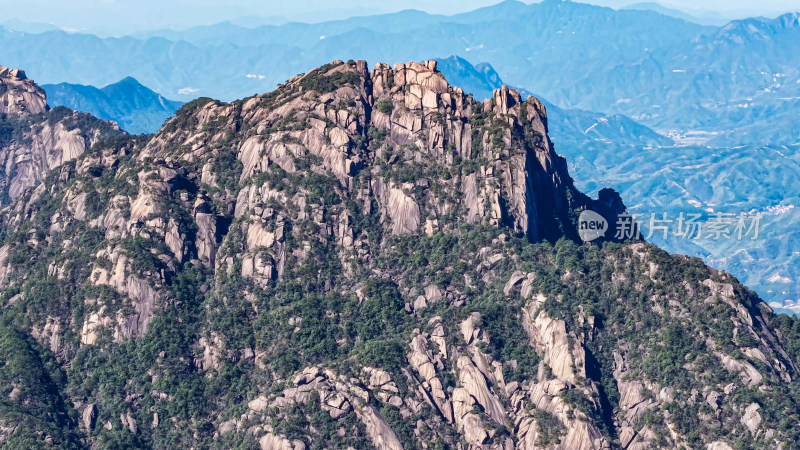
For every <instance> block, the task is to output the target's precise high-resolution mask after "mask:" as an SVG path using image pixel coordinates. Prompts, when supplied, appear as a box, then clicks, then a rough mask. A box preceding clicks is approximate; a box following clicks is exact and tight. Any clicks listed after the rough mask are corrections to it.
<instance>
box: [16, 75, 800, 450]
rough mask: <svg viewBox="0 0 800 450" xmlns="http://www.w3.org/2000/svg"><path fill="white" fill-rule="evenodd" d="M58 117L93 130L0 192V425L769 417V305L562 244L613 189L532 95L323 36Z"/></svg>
mask: <svg viewBox="0 0 800 450" xmlns="http://www.w3.org/2000/svg"><path fill="white" fill-rule="evenodd" d="M34 92H36V91H35V90H34ZM15 98H16V97H15ZM26 108H27V107H26ZM26 108H17V109H16V110H15V111H14V112H10V113H9V114H8V115H11V114H13V115H14V117H17V118H19V117H28V116H30V115H31V114H33V115H34V116H35V115H37V114H39V115H41V114H45V115H46V114H48V113H44V112H42V111H39V112H38V113H34V112H33V111H32V110H31V111H29V112H21V111H24V110H25V109H26ZM27 109H29V110H30V109H33V107H30V108H27ZM26 114H27V116H26ZM73 116H74V115H73V114H72V113H69V114H64V117H73ZM15 120H16V119H15ZM9 123H10V122H9ZM59 123H61V122H59ZM56 126H58V125H56ZM13 127H14V128H13V132H14V133H17V134H15V136H19V135H25V136H28V135H37V133H40V132H42V130H43V129H44V126H41V129H40V128H39V127H40V126H37V125H36V124H30V123H28V122H20V121H16V122H14V123H13ZM51 128H52V126H51ZM75 130H77V133H78V134H80V135H81V136H89V135H92V136H96V139H94V140H92V139H89V140H84V144H83V147H81V149H80V151H77V150H76V151H75V152H74V153H75V154H74V155H72V156H71V157H69V158H61V159H60V160H59V162H58V163H57V164H52V165H50V164H47V165H42V164H39V165H34V164H32V165H31V167H32V168H33V169H36V170H34V171H33V172H31V173H32V175H30V176H29V177H27V178H26V179H27V180H30V181H29V182H26V183H27V184H15V186H19V189H18V190H16V189H15V190H11V189H10V190H9V192H13V194H14V195H13V196H11V198H12V199H13V202H12V203H10V204H9V205H8V206H6V207H5V208H4V209H3V210H2V214H0V230H2V237H3V241H2V245H1V246H0V283H2V284H0V286H2V291H0V292H1V293H2V295H0V308H2V312H3V320H2V321H0V361H5V365H4V366H0V379H1V380H3V381H4V383H5V384H3V388H2V390H0V398H2V399H3V400H2V403H0V407H1V409H0V441H2V442H4V444H5V445H8V446H11V447H14V446H20V447H24V446H26V445H27V446H31V445H34V446H56V447H74V446H78V447H96V448H106V447H119V446H136V447H155V448H164V447H176V446H189V447H200V448H207V447H214V448H233V447H241V448H251V447H254V448H259V447H260V448H262V449H301V448H303V449H304V448H309V447H311V448H348V447H352V448H369V447H373V446H374V447H377V448H386V449H400V448H504V449H505V448H525V449H533V448H561V449H601V448H626V449H637V448H675V447H679V446H683V447H686V448H714V449H726V448H736V447H742V446H744V447H763V448H773V447H783V448H790V447H791V445H792V443H793V442H795V441H796V439H797V437H798V436H797V435H796V432H795V431H794V427H795V426H796V425H797V420H798V412H800V407H799V406H798V399H799V398H800V396H799V395H798V392H797V388H796V387H795V385H794V383H793V380H794V378H795V377H796V376H797V363H798V358H797V356H798V348H800V345H798V342H800V340H798V333H800V326H799V325H798V324H797V322H796V321H793V320H792V319H788V318H780V317H777V316H775V315H773V314H772V312H771V311H770V310H769V308H768V307H767V306H766V305H765V304H763V302H761V301H760V300H759V299H758V298H757V297H755V295H754V294H752V293H751V292H750V291H748V290H747V289H746V288H744V287H742V286H740V285H739V284H738V282H737V281H736V280H735V279H732V277H730V276H729V275H727V274H724V273H720V272H716V271H714V270H712V269H710V268H707V267H706V266H704V265H703V264H702V263H700V262H698V261H696V260H691V259H688V258H683V257H679V256H670V255H667V254H665V253H664V252H662V251H660V250H659V249H657V248H655V247H652V246H650V245H648V244H645V243H641V242H637V243H630V242H629V243H614V242H602V243H600V244H601V245H579V244H578V243H577V233H576V224H575V216H576V214H577V213H578V212H579V211H580V210H582V209H584V208H590V209H593V210H595V211H598V212H601V213H602V214H603V215H604V216H606V218H607V219H608V220H610V221H612V223H613V221H614V219H615V217H616V215H618V214H620V213H621V212H623V211H624V205H622V201H621V199H620V198H619V196H618V195H616V194H615V193H614V192H613V191H603V192H602V193H601V195H600V198H599V199H598V200H592V199H590V198H589V197H587V196H586V195H584V194H582V193H580V192H578V191H577V190H576V189H575V188H574V187H573V185H572V180H571V179H570V177H569V174H568V173H567V169H566V163H565V161H564V159H563V158H562V157H560V156H558V155H557V154H556V153H555V151H554V148H553V143H551V142H550V140H549V138H548V137H547V116H546V112H545V109H544V107H543V106H542V104H541V103H540V102H539V101H538V100H536V99H535V98H529V99H527V100H525V101H522V99H521V98H520V96H519V94H518V93H516V92H514V91H513V90H508V89H505V88H504V89H499V90H496V91H495V93H494V98H493V99H490V100H487V101H485V102H476V101H475V100H473V98H472V97H471V96H469V95H467V94H465V93H463V92H462V91H461V90H460V89H459V88H456V87H452V86H449V85H448V84H447V82H446V80H445V79H444V77H443V76H442V75H441V74H440V73H439V72H437V71H436V66H435V63H433V62H427V63H425V64H417V63H409V64H398V65H395V66H394V67H390V66H388V65H385V64H378V65H376V66H375V67H374V69H372V70H368V68H367V65H366V63H364V62H363V61H359V62H352V61H351V62H348V63H344V62H341V61H337V62H333V63H331V64H328V65H326V66H323V67H321V68H319V69H315V70H312V71H311V72H309V73H308V74H305V75H300V76H298V77H295V78H293V79H291V80H289V81H287V83H286V84H285V85H282V86H280V87H279V88H278V89H276V90H275V91H273V92H271V93H268V94H264V95H259V96H255V97H252V98H248V99H245V100H242V101H237V102H233V103H220V102H216V101H213V100H210V99H200V100H196V101H194V102H192V103H190V104H188V105H186V106H185V107H184V108H183V109H181V110H180V111H179V112H178V114H177V116H176V117H175V118H173V119H172V120H170V121H169V122H168V123H167V124H166V125H165V126H164V128H162V129H161V130H160V131H159V132H158V133H156V134H155V135H152V136H148V137H131V136H127V135H124V134H121V133H113V132H108V133H107V134H105V135H104V134H103V133H102V132H100V133H99V134H98V131H91V130H92V129H91V127H89V129H86V128H83V127H76V128H75ZM20 133H22V134H20ZM92 133H93V134H92ZM84 139H85V138H84ZM9 142H10V143H8V142H7V143H3V144H0V146H2V148H0V152H6V153H3V154H9V155H10V154H12V153H13V154H15V155H17V156H16V157H15V158H16V159H23V158H30V159H31V160H32V159H33V158H34V155H37V154H38V155H42V154H44V155H47V154H49V153H48V151H45V152H44V153H42V150H41V149H42V148H45V149H51V148H56V147H55V145H54V144H48V145H47V146H45V147H42V146H41V145H40V146H39V147H37V146H35V145H32V142H35V139H34V140H31V141H27V140H25V139H15V140H12V141H9ZM90 144H93V145H90ZM9 149H14V150H13V152H12V151H10V150H9ZM11 179H12V180H13V177H12V178H11ZM26 188H27V189H26ZM23 366H29V367H32V368H35V369H36V370H20V367H23ZM6 399H7V400H6ZM40 416H41V417H48V419H46V420H42V421H36V420H32V419H31V417H40Z"/></svg>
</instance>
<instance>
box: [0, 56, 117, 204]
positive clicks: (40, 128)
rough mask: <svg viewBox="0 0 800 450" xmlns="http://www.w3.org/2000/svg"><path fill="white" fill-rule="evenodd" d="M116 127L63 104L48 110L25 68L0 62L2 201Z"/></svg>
mask: <svg viewBox="0 0 800 450" xmlns="http://www.w3.org/2000/svg"><path fill="white" fill-rule="evenodd" d="M112 134H120V132H119V128H118V127H117V126H116V125H115V124H112V123H109V122H104V121H101V120H98V119H95V118H94V117H91V116H89V115H87V114H80V113H76V112H73V111H70V110H68V109H66V108H56V109H54V110H50V109H49V108H48V106H47V98H46V96H45V92H44V90H42V89H41V88H40V87H39V86H37V85H36V83H34V82H33V81H32V80H30V79H28V78H27V77H26V76H25V72H23V71H21V70H17V69H9V68H7V67H2V66H0V163H2V165H3V171H4V173H3V175H4V176H2V177H0V189H2V196H3V199H4V201H3V203H5V204H7V203H9V201H10V200H13V199H15V198H17V197H19V195H20V194H21V193H22V191H23V190H25V189H27V188H29V187H32V186H35V185H36V184H38V183H39V182H40V181H42V179H43V178H44V176H45V175H46V174H47V173H48V172H49V171H50V170H52V169H54V168H56V167H58V166H60V165H62V164H64V163H65V162H67V161H70V160H73V159H75V158H77V157H78V156H79V155H81V154H82V153H83V152H84V151H85V150H86V149H87V148H89V147H91V146H92V144H94V143H95V142H97V140H99V139H100V138H101V137H104V136H108V135H112Z"/></svg>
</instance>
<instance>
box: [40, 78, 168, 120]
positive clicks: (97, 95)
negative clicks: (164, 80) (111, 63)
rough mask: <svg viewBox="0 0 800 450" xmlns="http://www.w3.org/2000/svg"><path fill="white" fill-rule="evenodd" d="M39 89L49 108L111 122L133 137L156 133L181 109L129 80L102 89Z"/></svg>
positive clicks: (67, 85)
mask: <svg viewBox="0 0 800 450" xmlns="http://www.w3.org/2000/svg"><path fill="white" fill-rule="evenodd" d="M42 88H43V89H44V90H45V91H46V92H47V102H48V104H49V105H50V106H66V107H69V108H71V109H74V110H76V111H81V112H87V113H90V114H92V115H94V116H96V117H99V118H101V119H106V120H113V121H115V122H117V123H118V124H119V125H120V127H122V129H124V130H125V131H128V132H129V133H133V134H142V133H154V132H156V131H158V129H159V128H161V126H162V125H163V124H164V122H165V121H166V120H167V119H169V118H170V117H172V116H173V114H175V111H176V110H177V109H178V108H180V107H181V106H182V105H183V102H178V101H173V100H169V99H166V98H164V97H163V96H162V95H160V94H158V93H156V92H155V91H153V90H151V89H149V88H147V87H145V86H143V85H142V84H141V83H139V82H138V81H136V79H135V78H132V77H127V78H125V79H123V80H122V81H119V82H117V83H114V84H109V85H108V86H106V87H103V88H96V87H94V86H84V85H79V84H70V83H60V84H46V85H43V86H42Z"/></svg>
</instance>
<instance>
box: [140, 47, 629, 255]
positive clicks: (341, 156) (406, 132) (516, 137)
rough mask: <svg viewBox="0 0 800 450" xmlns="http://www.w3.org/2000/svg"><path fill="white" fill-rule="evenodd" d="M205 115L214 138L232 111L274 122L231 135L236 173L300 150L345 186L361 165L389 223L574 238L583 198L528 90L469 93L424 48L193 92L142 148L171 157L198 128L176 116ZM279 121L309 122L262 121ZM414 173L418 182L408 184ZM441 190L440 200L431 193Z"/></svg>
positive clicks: (410, 228)
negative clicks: (222, 96) (242, 92)
mask: <svg viewBox="0 0 800 450" xmlns="http://www.w3.org/2000/svg"><path fill="white" fill-rule="evenodd" d="M232 108H233V109H232ZM238 108H241V111H238ZM214 116H219V119H212V118H213V117H214ZM190 117H191V118H190ZM210 120H216V121H219V122H220V123H223V124H226V125H223V128H220V129H219V133H222V134H221V135H220V136H218V137H217V136H215V134H214V133H215V132H214V131H211V135H212V136H214V137H211V139H215V140H216V139H224V134H225V133H227V131H224V130H228V129H229V127H230V125H227V124H228V123H229V122H230V121H232V120H233V121H235V123H237V124H238V125H236V127H237V128H241V129H251V130H267V129H271V130H273V131H270V132H269V139H261V138H259V137H258V136H253V137H246V136H245V137H242V139H245V140H246V141H247V142H248V144H246V145H244V146H243V147H242V148H243V150H242V154H241V158H242V161H244V171H243V173H242V180H246V179H249V178H252V177H255V176H257V175H258V173H260V172H263V171H265V170H267V168H269V167H272V166H274V165H276V164H277V165H278V166H280V167H281V168H282V169H283V170H284V171H286V172H287V173H292V172H295V171H296V170H297V168H298V164H299V163H298V162H297V161H298V160H304V159H309V158H311V159H313V160H317V159H318V160H319V163H317V165H318V166H319V170H324V171H326V172H328V173H330V174H331V176H333V177H335V178H337V179H338V180H339V182H340V183H341V184H342V185H343V186H347V187H348V189H349V187H350V186H352V185H353V183H355V182H356V181H357V180H360V179H362V177H361V176H360V174H370V175H369V176H370V177H372V179H373V180H374V181H373V182H372V184H371V185H370V188H369V189H370V190H371V191H372V192H373V195H374V196H375V197H376V198H375V202H376V203H377V204H378V205H379V207H380V208H381V210H382V211H384V219H385V222H386V224H387V225H386V226H387V233H389V234H419V233H423V232H431V233H432V232H434V231H437V230H439V231H448V230H449V231H452V230H455V229H458V228H459V227H460V226H461V225H463V224H466V223H473V224H475V223H482V224H486V225H491V226H496V227H502V228H507V229H509V230H510V231H511V232H512V233H514V234H519V235H524V236H526V237H528V238H529V239H530V240H531V241H543V240H549V241H555V240H558V239H559V238H561V237H563V236H567V237H569V238H574V239H577V231H576V227H575V225H574V224H573V223H572V218H571V217H572V211H573V210H575V209H578V208H584V207H590V206H592V200H591V199H590V198H588V197H587V196H585V195H583V194H581V193H579V192H578V191H577V190H575V188H574V186H573V184H572V179H571V178H570V176H569V174H568V172H567V165H566V162H565V161H564V159H563V157H561V156H559V155H557V154H556V153H555V152H554V150H553V147H552V144H551V142H550V140H549V138H548V137H547V113H546V111H545V107H544V105H543V104H542V103H541V102H540V101H539V100H538V99H536V98H535V97H529V98H528V99H527V100H525V101H523V100H522V97H521V95H520V94H519V92H517V91H516V90H513V89H509V88H508V87H507V86H502V87H501V88H499V89H494V90H493V91H492V97H491V98H489V99H486V100H483V101H478V100H476V99H474V98H473V97H472V95H469V94H467V93H465V92H464V91H463V90H462V89H461V88H459V87H455V86H451V85H449V84H448V82H447V80H446V79H445V77H444V75H443V74H442V73H441V72H439V71H438V70H437V62H436V61H433V60H430V61H425V62H423V63H418V62H409V63H398V64H395V65H394V66H390V65H388V64H384V63H378V64H376V65H375V66H374V68H373V69H372V70H371V71H369V70H368V69H367V63H366V62H365V61H349V62H347V63H345V62H342V61H333V62H332V63H330V64H326V65H324V66H322V67H320V68H317V69H314V70H311V71H310V72H308V73H306V74H303V75H298V76H296V77H294V78H292V79H290V80H289V81H288V82H287V83H286V84H285V85H283V86H282V87H279V88H278V89H277V90H275V91H273V92H271V93H268V94H264V95H261V96H257V97H254V98H251V99H246V100H244V101H243V102H242V103H241V105H240V106H236V107H234V106H232V105H225V104H220V103H218V102H202V103H197V104H194V105H193V106H192V107H186V108H184V109H183V110H181V111H180V112H179V113H178V114H177V116H176V117H175V118H174V119H173V120H172V121H171V122H169V123H168V124H167V125H166V126H165V128H164V129H163V130H162V131H161V132H160V133H159V134H158V135H157V136H158V138H157V139H156V141H155V143H157V145H154V146H152V147H151V148H149V149H148V150H147V151H146V152H145V154H146V155H148V156H154V157H161V158H164V159H171V158H175V157H179V156H178V155H177V154H176V153H175V152H176V151H177V149H180V148H181V146H180V145H175V144H176V143H178V142H191V141H193V140H195V139H198V137H192V136H193V134H194V133H195V131H194V130H195V128H192V129H191V130H180V129H179V128H178V124H180V123H197V127H198V129H199V128H202V127H205V126H207V125H205V124H206V123H209V124H214V123H216V122H209V121H210ZM286 121H290V122H292V123H301V124H303V123H304V124H308V126H307V127H303V128H302V129H294V128H293V127H290V126H288V125H287V126H286V127H283V128H279V129H276V128H275V126H274V125H272V124H275V123H283V122H286ZM208 126H211V125H208ZM218 127H219V125H215V126H214V128H213V129H214V130H215V129H217V128H218ZM203 139H207V138H203ZM293 143H302V146H298V145H295V144H293ZM290 155H293V156H291V157H290ZM312 155H313V156H312ZM412 174H413V176H412ZM442 174H450V175H447V176H446V178H442V176H443V175H442ZM365 176H367V175H365ZM422 179H424V183H425V184H424V185H419V186H420V188H418V189H415V188H414V187H413V186H414V183H423V181H422ZM455 179H460V180H461V182H460V186H459V185H456V184H453V180H455ZM487 183H488V184H487ZM422 186H427V187H422ZM443 193H446V196H447V198H448V199H450V200H448V201H446V202H445V201H444V198H440V199H438V200H436V199H435V198H437V197H438V196H440V195H443ZM347 195H352V193H348V194H347ZM455 211H458V213H455ZM619 212H621V211H617V213H619ZM609 219H610V221H611V220H615V217H610V218H609Z"/></svg>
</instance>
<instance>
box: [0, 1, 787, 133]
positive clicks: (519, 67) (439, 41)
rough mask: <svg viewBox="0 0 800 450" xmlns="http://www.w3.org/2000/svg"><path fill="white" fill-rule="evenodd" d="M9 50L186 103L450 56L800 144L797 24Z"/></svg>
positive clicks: (625, 105)
mask: <svg viewBox="0 0 800 450" xmlns="http://www.w3.org/2000/svg"><path fill="white" fill-rule="evenodd" d="M510 30H513V32H509V31H510ZM0 49H1V50H0V60H1V61H3V62H4V63H5V64H10V65H14V66H18V67H25V68H26V69H27V70H28V72H30V73H31V75H32V76H35V77H37V79H39V80H44V82H47V83H53V82H63V81H68V82H71V83H80V84H90V85H94V86H102V85H106V84H108V83H111V82H115V81H116V80H119V79H121V78H123V77H125V76H129V75H130V76H134V77H136V79H138V80H140V81H142V83H144V84H145V85H147V86H150V87H152V88H154V89H156V90H157V91H159V92H162V93H164V94H165V95H167V96H170V97H173V98H177V99H182V100H190V99H192V98H194V97H197V96H209V97H214V98H220V99H223V100H231V99H235V98H241V97H244V96H247V95H251V94H253V93H256V92H265V91H268V90H270V89H272V88H274V87H275V86H276V85H278V84H280V83H283V82H284V81H285V80H286V79H288V78H289V77H291V76H294V75H296V74H298V73H301V72H304V71H305V70H306V68H307V67H312V66H315V65H319V64H323V63H327V62H329V61H331V60H334V59H345V60H346V59H350V58H354V57H356V58H362V59H366V60H367V61H378V60H389V61H401V60H423V59H428V58H434V57H445V56H447V55H453V54H455V55H461V56H463V57H465V58H467V59H469V60H471V61H487V62H490V63H491V64H492V65H493V66H494V67H495V68H496V69H497V70H498V71H499V72H500V73H503V74H504V76H505V78H506V80H507V82H509V83H510V84H513V85H515V86H519V87H522V88H525V89H528V90H530V91H533V92H536V93H538V94H540V95H542V96H544V97H546V98H548V99H549V100H550V101H551V102H553V103H554V104H556V105H558V106H559V107H562V108H581V109H586V110H591V111H599V112H602V113H605V114H624V115H627V116H629V117H631V118H633V119H635V120H637V121H639V122H641V123H643V124H645V125H647V126H649V127H651V128H655V129H660V130H676V132H677V133H684V132H687V131H692V130H706V131H709V132H713V133H715V134H713V135H710V136H709V137H710V138H711V139H713V140H714V143H715V144H716V145H738V144H741V143H744V142H747V143H775V144H783V143H794V142H798V141H800V128H798V126H797V125H796V124H797V123H798V120H797V118H798V114H800V83H798V82H797V81H798V80H800V24H799V22H798V15H797V14H787V15H784V16H781V17H778V18H776V19H747V20H740V21H734V22H731V23H730V24H728V25H726V26H724V27H712V26H703V25H699V24H696V23H690V22H687V21H685V20H682V19H679V18H675V17H670V16H667V15H664V14H659V13H657V12H655V11H652V10H630V9H624V10H613V9H610V8H604V7H598V6H593V5H586V4H581V3H573V2H569V1H560V0H545V1H543V2H541V3H536V4H530V5H528V4H525V3H521V2H517V1H505V2H503V3H499V4H497V5H493V6H490V7H486V8H481V9H478V10H475V11H471V12H468V13H463V14H457V15H452V16H442V15H433V14H427V13H424V12H420V11H402V12H398V13H393V14H384V15H376V16H368V17H358V18H351V19H347V20H337V21H330V22H322V23H316V24H302V23H287V24H283V25H263V26H258V27H256V28H246V27H243V26H239V25H235V24H232V23H224V24H219V25H214V26H207V27H200V28H194V29H189V30H186V31H181V32H164V33H160V34H159V33H156V35H153V34H151V35H149V36H147V37H141V38H134V37H121V38H107V39H100V38H97V37H96V36H91V35H84V34H69V33H65V32H63V31H48V32H44V33H40V34H30V33H20V32H12V31H9V30H2V31H0ZM276 61H280V64H276ZM556 75H557V76H556ZM776 111H780V113H779V114H775V112H776ZM776 129H777V130H783V131H780V132H776V131H775V130H776Z"/></svg>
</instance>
